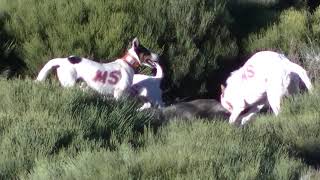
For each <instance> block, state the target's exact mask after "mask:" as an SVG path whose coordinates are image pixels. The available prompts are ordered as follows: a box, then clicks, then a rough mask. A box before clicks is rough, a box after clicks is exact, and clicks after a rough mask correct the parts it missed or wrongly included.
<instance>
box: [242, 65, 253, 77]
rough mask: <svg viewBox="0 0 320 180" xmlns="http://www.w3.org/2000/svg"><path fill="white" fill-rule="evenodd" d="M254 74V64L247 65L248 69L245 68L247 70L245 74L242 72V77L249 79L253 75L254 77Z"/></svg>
mask: <svg viewBox="0 0 320 180" xmlns="http://www.w3.org/2000/svg"><path fill="white" fill-rule="evenodd" d="M254 74H255V72H254V68H253V66H252V65H248V66H247V67H246V70H245V71H244V72H243V74H242V79H245V80H247V79H249V78H253V77H254Z"/></svg>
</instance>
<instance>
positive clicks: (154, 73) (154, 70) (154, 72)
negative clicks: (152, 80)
mask: <svg viewBox="0 0 320 180" xmlns="http://www.w3.org/2000/svg"><path fill="white" fill-rule="evenodd" d="M151 72H152V75H153V76H156V75H157V68H152V70H151Z"/></svg>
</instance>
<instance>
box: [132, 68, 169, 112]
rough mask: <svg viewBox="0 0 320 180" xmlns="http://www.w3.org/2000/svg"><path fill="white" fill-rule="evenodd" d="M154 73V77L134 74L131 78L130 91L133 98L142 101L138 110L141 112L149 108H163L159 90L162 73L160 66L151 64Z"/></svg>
mask: <svg viewBox="0 0 320 180" xmlns="http://www.w3.org/2000/svg"><path fill="white" fill-rule="evenodd" d="M152 65H153V67H154V69H153V70H155V71H156V73H155V76H148V75H144V74H135V75H134V76H133V83H132V86H131V88H132V91H133V92H134V95H135V96H138V97H140V99H143V101H144V104H143V106H142V107H141V108H139V110H143V109H146V108H150V107H152V106H153V107H163V101H162V90H161V88H160V84H161V80H162V78H163V71H162V68H161V66H160V65H159V64H158V63H156V62H153V63H152Z"/></svg>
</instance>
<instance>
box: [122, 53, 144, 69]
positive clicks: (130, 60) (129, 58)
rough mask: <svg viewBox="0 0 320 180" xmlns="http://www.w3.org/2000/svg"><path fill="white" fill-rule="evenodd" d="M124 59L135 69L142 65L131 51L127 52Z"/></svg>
mask: <svg viewBox="0 0 320 180" xmlns="http://www.w3.org/2000/svg"><path fill="white" fill-rule="evenodd" d="M122 60H124V61H125V62H126V63H127V64H129V65H130V66H131V67H132V68H133V69H137V68H138V67H139V66H140V62H139V61H138V60H137V58H135V57H133V56H132V55H130V54H129V53H127V54H126V55H125V56H124V57H123V58H122Z"/></svg>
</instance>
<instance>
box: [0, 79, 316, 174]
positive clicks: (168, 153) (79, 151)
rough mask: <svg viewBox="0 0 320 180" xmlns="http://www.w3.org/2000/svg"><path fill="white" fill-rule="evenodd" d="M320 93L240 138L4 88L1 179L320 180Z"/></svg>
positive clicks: (39, 87) (55, 90)
mask: <svg viewBox="0 0 320 180" xmlns="http://www.w3.org/2000/svg"><path fill="white" fill-rule="evenodd" d="M319 91H320V88H318V87H316V88H315V90H314V92H313V93H312V94H306V95H297V96H295V97H293V98H288V99H286V100H285V102H283V103H284V106H283V109H282V113H281V114H280V115H279V116H278V117H274V116H273V115H268V114H267V115H261V116H259V117H258V118H257V120H256V122H254V123H252V124H250V125H248V126H246V127H244V128H236V127H233V126H230V125H229V124H227V123H224V122H221V121H211V122H208V121H205V120H204V121H201V120H200V121H199V120H197V121H194V122H192V121H191V122H190V121H188V122H183V121H174V122H170V123H169V124H167V125H164V126H162V127H161V128H160V129H159V130H158V131H157V132H154V131H153V129H152V128H150V124H152V120H153V117H152V115H149V114H145V113H142V112H137V111H136V108H137V103H136V102H134V101H131V100H129V99H123V100H121V101H119V102H115V101H113V100H111V99H108V98H101V97H99V96H97V95H96V94H94V93H91V92H89V93H86V92H83V91H81V90H79V89H77V88H70V89H63V88H61V87H60V86H58V85H57V84H56V83H51V84H49V83H35V82H33V81H31V80H28V79H27V80H19V79H15V80H10V81H7V80H0V97H1V104H0V106H1V107H0V137H1V140H0V151H1V153H0V176H1V179H15V178H21V179H299V177H300V176H303V177H311V178H312V177H317V174H318V172H317V171H316V170H315V167H316V166H317V165H318V164H319V162H320V158H319V155H318V154H319V150H320V143H319V141H318V139H319V137H320V133H319V131H318V130H319V128H320V121H319V112H318V109H319V106H320V104H319V98H320V96H319V95H318V94H319Z"/></svg>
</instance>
